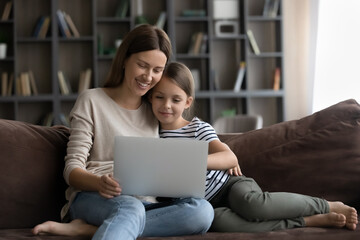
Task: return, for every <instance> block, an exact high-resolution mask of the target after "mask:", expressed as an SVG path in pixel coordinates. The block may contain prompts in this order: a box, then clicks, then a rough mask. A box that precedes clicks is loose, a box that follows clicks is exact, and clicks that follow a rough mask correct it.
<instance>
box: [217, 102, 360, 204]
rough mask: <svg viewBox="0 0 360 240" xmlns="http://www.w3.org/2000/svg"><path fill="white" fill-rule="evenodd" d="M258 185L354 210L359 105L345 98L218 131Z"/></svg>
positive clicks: (359, 170) (358, 192) (359, 191)
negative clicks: (254, 126) (238, 130)
mask: <svg viewBox="0 0 360 240" xmlns="http://www.w3.org/2000/svg"><path fill="white" fill-rule="evenodd" d="M220 137H221V139H222V140H223V141H224V142H226V143H227V144H228V145H229V146H230V148H231V149H232V150H233V151H234V152H235V154H236V155H237V157H238V160H239V163H240V166H241V169H242V171H243V173H244V175H246V176H248V177H252V178H254V179H255V180H256V181H257V183H258V184H259V186H260V187H262V189H263V190H264V191H286V192H297V193H302V194H307V195H311V196H317V197H320V198H325V199H327V200H340V201H343V202H345V203H347V204H350V205H352V206H354V207H356V208H357V209H358V210H360V106H359V104H358V103H357V102H356V101H355V100H347V101H343V102H340V103H338V104H335V105H333V106H330V107H329V108H326V109H323V110H321V111H319V112H317V113H314V114H312V115H310V116H307V117H304V118H302V119H299V120H293V121H287V122H282V123H279V124H275V125H272V126H269V127H266V128H263V129H259V130H254V131H250V132H246V133H244V134H241V135H232V134H227V135H226V134H225V135H221V136H220Z"/></svg>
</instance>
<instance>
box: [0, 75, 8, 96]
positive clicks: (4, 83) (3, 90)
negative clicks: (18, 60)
mask: <svg viewBox="0 0 360 240" xmlns="http://www.w3.org/2000/svg"><path fill="white" fill-rule="evenodd" d="M7 88H8V73H7V72H3V73H2V74H1V96H6V95H7Z"/></svg>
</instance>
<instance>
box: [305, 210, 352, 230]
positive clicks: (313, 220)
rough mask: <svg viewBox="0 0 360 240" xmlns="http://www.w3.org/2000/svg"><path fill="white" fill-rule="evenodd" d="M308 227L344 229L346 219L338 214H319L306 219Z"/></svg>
mask: <svg viewBox="0 0 360 240" xmlns="http://www.w3.org/2000/svg"><path fill="white" fill-rule="evenodd" d="M304 220H305V226H307V227H336V228H342V227H344V226H345V224H346V217H345V216H344V215H343V214H338V213H326V214H317V215H313V216H309V217H304Z"/></svg>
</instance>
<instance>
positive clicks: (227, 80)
mask: <svg viewBox="0 0 360 240" xmlns="http://www.w3.org/2000/svg"><path fill="white" fill-rule="evenodd" d="M241 44H242V43H241V40H231V41H230V40H224V41H220V40H217V41H214V42H212V47H211V69H213V70H214V84H215V88H216V89H217V90H232V89H234V86H235V82H236V77H237V72H238V69H239V64H240V61H242V59H241V57H240V56H242V55H243V53H242V51H241V49H242V47H241ZM244 81H245V79H244Z"/></svg>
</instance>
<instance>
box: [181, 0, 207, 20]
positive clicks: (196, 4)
mask: <svg viewBox="0 0 360 240" xmlns="http://www.w3.org/2000/svg"><path fill="white" fill-rule="evenodd" d="M174 5H175V6H174V14H175V16H176V17H182V18H186V17H184V16H183V11H184V10H196V11H199V10H201V11H203V10H204V12H205V14H204V15H205V16H208V1H207V0H197V1H194V0H181V1H177V0H175V1H174ZM188 17H189V18H201V17H202V16H196V17H194V16H188Z"/></svg>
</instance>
